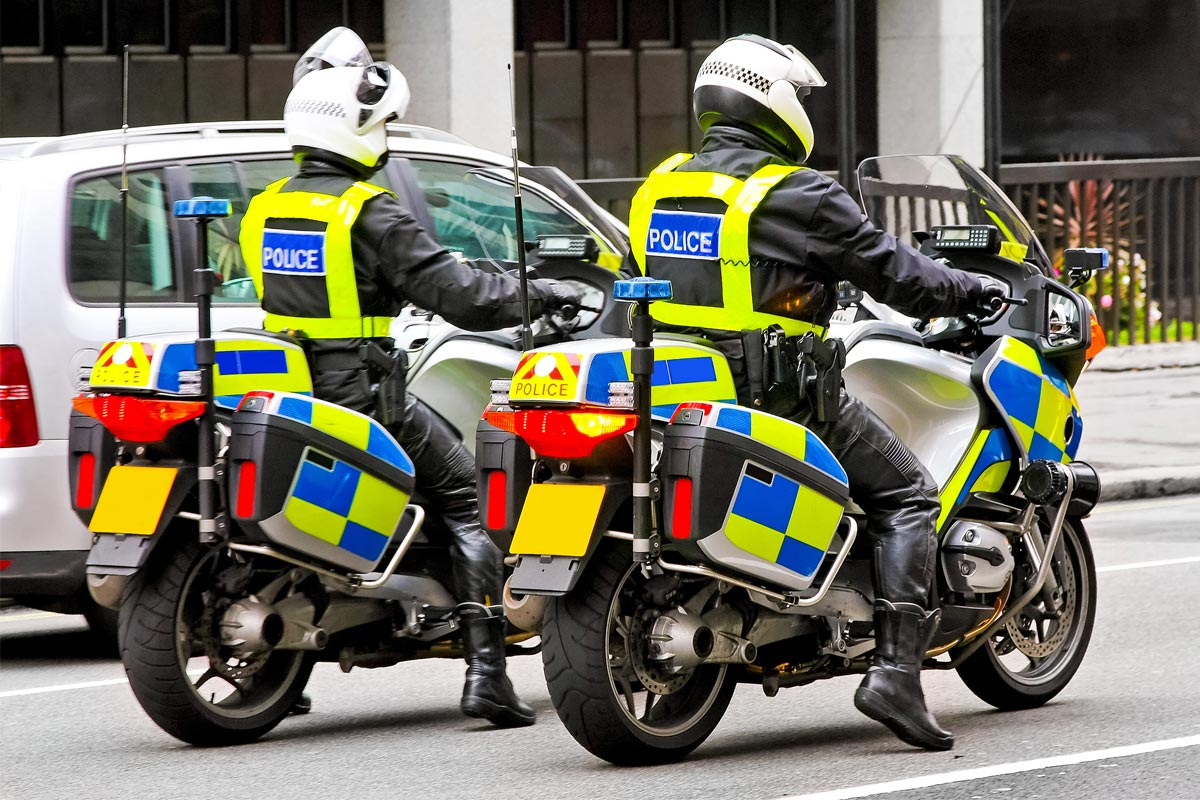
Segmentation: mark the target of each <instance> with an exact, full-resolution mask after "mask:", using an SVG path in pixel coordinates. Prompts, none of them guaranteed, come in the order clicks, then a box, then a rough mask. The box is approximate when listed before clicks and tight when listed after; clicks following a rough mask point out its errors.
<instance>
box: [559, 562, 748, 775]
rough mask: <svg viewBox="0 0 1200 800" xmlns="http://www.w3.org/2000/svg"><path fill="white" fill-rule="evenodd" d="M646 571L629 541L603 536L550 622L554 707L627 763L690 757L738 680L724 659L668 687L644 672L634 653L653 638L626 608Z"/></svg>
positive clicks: (588, 740) (593, 745) (598, 750)
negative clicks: (648, 681) (644, 678)
mask: <svg viewBox="0 0 1200 800" xmlns="http://www.w3.org/2000/svg"><path fill="white" fill-rule="evenodd" d="M642 580H644V579H643V578H642V573H641V571H640V568H639V567H638V566H637V565H635V564H633V563H632V561H631V560H630V556H629V551H628V550H627V549H625V548H621V547H616V546H608V545H602V546H601V548H600V550H599V551H597V552H596V554H595V555H594V556H593V557H592V561H591V563H590V564H589V565H588V571H587V573H586V574H585V575H583V576H582V577H581V578H580V582H579V585H578V586H576V588H575V590H574V591H572V592H571V593H570V594H568V595H566V596H565V597H557V598H554V599H553V600H552V601H551V602H550V603H549V604H548V606H547V608H546V615H545V617H544V619H543V624H542V665H543V668H544V670H545V674H546V683H547V685H548V687H549V689H550V698H551V701H552V702H553V704H554V710H555V711H556V712H557V713H558V716H559V719H561V720H562V722H563V725H565V726H566V728H567V730H568V731H569V732H570V733H571V735H572V736H573V737H575V740H576V741H577V742H579V743H580V744H581V745H583V746H584V747H585V748H586V749H587V750H588V751H589V752H591V753H592V754H593V755H595V756H597V757H599V758H602V759H604V760H605V761H608V762H610V763H612V764H617V765H620V766H643V765H650V764H665V763H670V762H673V761H679V760H680V759H682V758H684V757H685V756H686V755H687V754H688V753H690V752H691V751H692V750H694V749H695V748H696V747H698V746H699V745H700V744H701V743H702V742H703V741H704V740H705V739H707V738H708V736H709V734H711V733H712V731H713V729H714V728H715V727H716V726H717V723H718V722H720V720H721V717H722V716H724V714H725V709H726V708H727V707H728V705H729V701H730V698H731V697H732V696H733V690H734V688H736V681H735V679H734V676H733V675H732V674H730V671H729V668H728V666H727V665H725V664H721V665H707V666H701V667H699V668H697V669H696V670H694V671H693V672H692V673H691V674H690V675H687V676H682V677H684V678H685V679H684V680H682V681H680V680H679V678H675V679H674V682H673V683H672V686H671V689H670V691H669V692H668V693H662V694H660V693H657V692H655V691H652V690H651V689H649V688H648V687H647V686H645V685H644V684H643V683H642V682H641V681H640V680H639V679H638V677H637V676H636V674H634V672H635V670H634V668H633V666H632V662H633V658H634V657H635V656H634V655H633V653H634V650H635V648H644V647H645V641H644V640H643V639H640V638H638V637H637V636H636V635H635V632H636V630H637V625H636V623H632V625H631V616H630V615H629V614H628V613H627V612H629V611H630V602H631V600H634V599H635V597H634V596H635V594H636V591H637V589H638V587H639V585H640V582H641V581H642ZM631 627H632V631H631Z"/></svg>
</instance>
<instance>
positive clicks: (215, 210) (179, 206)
mask: <svg viewBox="0 0 1200 800" xmlns="http://www.w3.org/2000/svg"><path fill="white" fill-rule="evenodd" d="M232 213H233V203H232V202H230V201H229V200H217V199H215V198H212V197H193V198H192V199H191V200H176V201H175V216H177V217H179V218H180V219H195V218H197V217H228V216H229V215H230V214H232Z"/></svg>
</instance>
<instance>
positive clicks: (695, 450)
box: [662, 403, 849, 589]
mask: <svg viewBox="0 0 1200 800" xmlns="http://www.w3.org/2000/svg"><path fill="white" fill-rule="evenodd" d="M662 464H663V467H662V474H663V495H664V498H665V508H664V514H663V516H664V519H665V527H666V529H667V532H669V534H670V537H671V543H672V545H673V546H674V547H675V548H676V549H678V550H679V551H680V552H682V553H683V554H684V555H685V556H686V555H688V553H689V550H691V551H692V553H693V554H694V560H698V561H700V562H702V563H704V562H709V563H717V564H720V565H722V566H724V567H726V568H728V569H734V570H737V571H738V572H742V573H744V574H748V575H753V576H755V577H758V578H761V579H764V580H768V581H771V582H772V583H774V584H777V585H780V586H785V587H787V588H789V589H807V588H808V587H809V586H810V585H811V584H812V582H813V579H814V578H815V577H816V574H817V570H818V568H819V567H820V566H821V562H822V560H823V559H824V557H825V554H826V552H827V551H828V550H829V547H830V544H831V543H832V542H833V536H834V533H835V532H836V531H837V527H838V522H839V521H840V520H841V518H842V509H843V508H844V507H845V505H846V502H847V500H848V498H849V487H848V485H847V478H846V471H845V470H844V469H843V468H842V465H841V464H839V463H838V461H837V459H836V458H834V456H833V453H831V452H830V451H829V449H828V448H827V447H826V446H825V445H824V444H822V443H821V440H820V439H818V438H817V437H816V436H815V435H813V433H812V432H811V431H809V430H808V429H807V428H805V427H804V426H803V425H798V424H796V423H794V422H789V421H787V420H785V419H782V418H780V417H776V416H774V415H772V414H767V413H765V412H761V411H755V410H752V409H748V408H744V407H741V406H736V405H730V404H726V403H684V404H682V405H681V406H680V407H679V409H678V410H677V411H676V412H675V416H674V417H673V418H672V420H671V424H670V425H668V426H667V429H666V433H665V436H664V439H663V456H662Z"/></svg>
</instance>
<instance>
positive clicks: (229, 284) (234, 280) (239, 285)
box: [187, 159, 296, 303]
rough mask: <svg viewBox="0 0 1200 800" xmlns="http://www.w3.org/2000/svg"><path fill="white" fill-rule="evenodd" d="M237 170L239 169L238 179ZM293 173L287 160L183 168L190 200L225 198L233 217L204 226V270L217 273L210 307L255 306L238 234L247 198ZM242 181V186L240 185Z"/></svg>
mask: <svg viewBox="0 0 1200 800" xmlns="http://www.w3.org/2000/svg"><path fill="white" fill-rule="evenodd" d="M237 166H240V167H241V172H242V176H243V177H242V178H239V176H238V170H237ZM295 169H296V165H295V163H294V162H293V161H292V160H291V159H272V160H269V161H247V162H243V163H241V164H240V165H235V164H233V163H231V162H228V161H226V162H222V163H218V164H190V165H188V168H187V177H188V182H189V183H190V184H191V196H192V197H198V196H201V195H204V196H208V197H219V198H227V199H229V200H230V201H232V203H233V214H232V215H231V216H229V217H226V218H224V219H215V220H213V221H212V222H210V223H209V225H208V266H209V268H210V269H212V270H213V271H214V272H215V273H217V289H216V292H214V293H213V302H214V303H257V302H258V297H257V296H256V295H255V293H254V283H253V282H252V281H251V280H250V275H249V273H248V272H246V262H245V261H244V260H243V259H242V249H241V247H240V245H239V244H238V231H239V229H240V228H241V226H242V217H243V216H245V214H246V206H247V204H249V202H250V198H251V197H253V196H254V195H256V194H258V193H259V192H261V191H262V190H263V189H265V188H266V186H267V184H269V183H272V182H273V181H277V180H279V179H280V178H282V177H285V176H287V175H290V174H291V173H292V172H294V171H295ZM243 180H244V181H245V183H244V184H243Z"/></svg>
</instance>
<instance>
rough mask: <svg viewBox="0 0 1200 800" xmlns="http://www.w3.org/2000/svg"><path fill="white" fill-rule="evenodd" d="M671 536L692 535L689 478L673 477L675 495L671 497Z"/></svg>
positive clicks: (690, 481) (690, 485)
mask: <svg viewBox="0 0 1200 800" xmlns="http://www.w3.org/2000/svg"><path fill="white" fill-rule="evenodd" d="M671 536H672V537H674V538H676V539H690V538H691V537H692V479H691V478H676V479H675V495H674V496H673V497H672V498H671Z"/></svg>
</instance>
